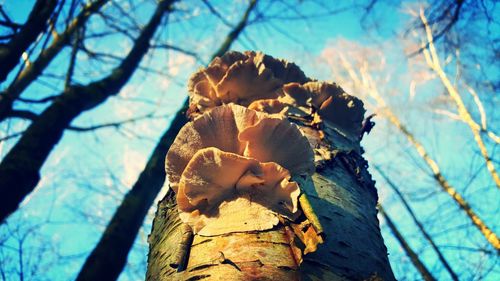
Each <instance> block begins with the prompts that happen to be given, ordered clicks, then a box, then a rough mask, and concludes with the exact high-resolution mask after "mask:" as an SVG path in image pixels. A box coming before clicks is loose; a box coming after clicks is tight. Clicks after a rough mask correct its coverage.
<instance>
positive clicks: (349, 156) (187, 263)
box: [146, 53, 395, 280]
mask: <svg viewBox="0 0 500 281" xmlns="http://www.w3.org/2000/svg"><path fill="white" fill-rule="evenodd" d="M245 55H247V58H248V57H250V59H248V60H246V58H245V59H243V60H241V61H239V62H237V63H234V64H233V66H231V67H228V68H229V69H231V68H237V67H238V66H240V65H243V64H245V63H248V62H249V61H250V60H251V59H252V53H245ZM241 56H242V54H238V53H236V54H235V53H231V54H228V55H227V56H225V57H224V58H222V59H220V60H219V62H220V61H223V62H227V61H228V60H231V59H232V58H235V57H241ZM258 56H259V55H256V57H255V58H253V59H254V62H255V61H257V60H258V59H257V57H258ZM266 59H267V61H266ZM256 64H257V65H258V68H259V71H260V72H259V73H267V74H269V69H266V70H265V71H262V69H263V65H262V64H259V63H256ZM263 64H264V68H270V69H271V71H274V75H275V77H278V78H280V79H283V80H284V81H283V82H284V83H289V82H292V81H296V82H299V83H304V84H303V86H302V85H301V86H297V85H298V84H297V83H289V84H286V85H285V86H283V89H285V88H286V87H288V86H289V87H299V88H300V87H305V88H306V89H310V88H312V89H314V90H311V91H315V90H318V91H319V90H321V91H323V86H325V84H327V83H324V84H321V83H319V82H307V81H310V80H309V79H305V80H303V81H297V80H291V81H290V80H289V81H286V78H283V77H282V76H283V73H286V75H291V74H290V73H292V72H293V71H291V69H293V68H294V67H296V66H295V65H293V64H290V63H287V62H285V61H282V60H274V59H272V58H269V57H267V58H264V62H263ZM281 64H283V65H284V68H283V66H282V68H279V67H277V65H281ZM211 65H212V64H211ZM235 65H236V66H235ZM291 65H292V66H291ZM217 67H218V68H217V69H226V68H225V67H220V68H219V66H217ZM275 67H276V68H275ZM277 68H279V70H276V69H277ZM283 69H285V70H286V71H283ZM211 71H213V69H212V70H211ZM211 71H208V70H207V72H205V73H206V74H205V75H211V74H213V72H211ZM266 71H267V72H266ZM229 72H230V71H228V74H226V76H224V77H225V78H223V79H222V80H221V81H224V79H226V78H228V77H232V78H233V79H237V78H234V77H237V76H238V75H236V74H234V73H233V74H229ZM249 73H253V74H249V75H257V74H256V73H257V72H249ZM240 74H241V73H240ZM295 74H296V73H295ZM280 75H281V76H280ZM286 75H284V76H285V77H286ZM302 75H303V74H302ZM269 76H270V75H267V76H266V77H267V78H269ZM271 76H272V75H271ZM292 76H293V75H292ZM193 77H194V78H192V81H191V82H193V80H196V79H198V78H199V77H200V76H198V75H196V74H195V75H194V76H193ZM212 77H216V75H213V76H212ZM294 77H300V76H294ZM258 78H259V79H260V78H261V77H260V76H258ZM270 80H272V79H270ZM299 80H300V79H299ZM248 81H252V77H245V78H244V79H242V80H240V81H239V82H238V81H237V82H234V81H232V84H231V85H232V86H234V85H237V86H234V87H233V88H232V90H233V92H232V93H233V94H235V93H236V92H237V90H234V89H235V88H236V89H237V88H238V83H247V82H248ZM266 81H269V79H268V80H266ZM195 82H196V81H195ZM202 82H203V81H202ZM306 82H307V83H306ZM221 83H222V82H220V83H219V84H218V86H217V87H216V88H214V89H215V91H217V90H219V89H221V88H222V86H220V85H221ZM263 83H264V82H263ZM248 84H249V85H250V87H262V84H258V83H253V82H248ZM307 84H310V85H309V86H310V88H307V87H308V86H307ZM204 85H206V84H204ZM311 85H312V86H311ZM219 86H220V87H219ZM247 86H248V85H245V87H243V88H244V89H246V92H245V94H247V96H246V97H248V93H249V92H251V91H252V90H251V89H249V88H248V87H247ZM325 87H327V88H328V87H333V88H334V89H336V90H337V92H336V93H334V94H332V96H330V98H329V99H326V98H325V99H326V101H324V100H323V101H321V102H322V104H321V106H319V105H318V106H317V107H316V109H317V110H318V111H317V112H319V113H318V114H319V115H318V114H317V113H316V112H314V110H313V112H312V114H311V115H308V116H305V117H303V118H302V117H296V116H295V117H294V116H293V115H285V116H287V117H288V120H290V121H292V122H294V123H295V124H296V125H298V126H299V128H300V129H301V131H302V133H303V134H304V135H305V136H306V137H307V139H308V140H309V142H310V144H311V147H314V151H315V160H314V162H315V166H316V168H315V170H316V172H315V173H314V174H313V175H312V176H302V175H295V176H294V175H293V173H292V180H293V181H295V182H297V183H298V184H299V186H300V190H301V192H302V195H300V197H299V202H300V209H301V210H302V213H303V214H304V216H301V217H299V218H297V219H296V220H293V221H292V222H290V221H288V220H286V219H280V221H279V223H278V224H277V225H276V226H274V227H272V228H271V229H265V230H253V231H230V232H227V233H224V234H213V233H210V234H206V233H200V232H198V233H196V231H197V230H196V228H193V229H191V227H190V226H191V225H190V224H189V223H190V222H187V223H188V224H186V223H184V222H183V221H182V220H181V218H180V216H179V212H180V210H181V209H180V208H181V207H179V206H178V205H177V200H176V198H175V196H181V195H179V194H177V195H175V194H174V192H173V191H172V190H170V191H169V193H168V194H167V196H166V197H165V198H164V199H163V200H162V201H161V202H160V203H159V205H158V210H157V212H156V216H155V219H154V221H153V229H152V232H151V235H150V237H149V243H150V252H149V258H148V272H147V276H146V279H147V280H202V279H206V280H345V279H348V280H365V279H371V280H372V279H378V280H380V279H382V280H395V278H394V275H393V273H392V270H391V267H390V265H389V261H388V258H387V249H386V247H385V245H384V242H383V239H382V236H381V234H380V228H379V222H378V219H377V209H376V204H377V200H378V196H377V191H376V189H375V186H374V182H373V180H372V179H371V176H370V174H369V173H368V171H367V162H366V161H365V160H364V159H363V158H362V156H361V151H362V148H361V147H360V143H359V141H360V137H359V135H360V133H361V121H359V120H362V118H363V117H362V115H363V113H364V109H362V103H361V102H360V101H359V100H356V99H355V98H353V97H351V96H348V95H346V94H344V93H343V91H341V93H340V92H338V90H339V89H340V87H338V86H336V85H334V84H333V85H332V84H327V85H326V86H325ZM193 88H194V89H196V90H197V91H198V92H199V91H203V89H201V87H197V85H195V86H194V87H193ZM259 89H261V88H259ZM287 89H288V88H287ZM340 90H341V89H340ZM285 91H286V90H285ZM219 94H220V93H219ZM323 94H325V95H326V93H323V92H322V93H321V94H319V93H318V95H317V96H312V100H313V101H312V102H313V103H314V102H315V99H320V98H324V96H323ZM205 97H208V96H207V95H205ZM260 97H261V96H260ZM191 98H192V99H191V102H192V103H191V108H193V107H194V106H196V104H193V101H195V100H196V96H194V97H193V96H191ZM261 98H262V97H261ZM264 99H265V97H264ZM236 100H237V101H240V102H241V101H242V99H241V98H237V99H236ZM304 100H308V101H309V100H310V99H306V98H304ZM260 101H263V100H257V102H260ZM264 101H266V100H264ZM205 102H206V103H205V104H208V103H207V100H206V99H205ZM230 102H231V101H227V103H230ZM250 102H251V101H249V102H248V103H250ZM274 102H276V103H279V102H278V101H274ZM296 102H298V101H296ZM252 105H253V103H252V104H251V105H250V106H249V107H250V108H252ZM290 106H291V105H290ZM300 108H301V107H300V106H296V107H295V109H300ZM198 109H199V110H202V109H203V108H202V107H201V108H200V107H198ZM281 112H283V111H281ZM209 113H210V111H208V115H210V114H209ZM268 113H269V112H268ZM332 113H333V114H334V116H333V117H332V116H331V114H332ZM280 114H281V113H280ZM322 114H324V115H322ZM214 116H215V115H213V116H211V117H207V118H206V119H207V120H212V121H210V122H213V123H217V122H216V121H215V120H214ZM269 116H271V115H269ZM273 116H275V115H273ZM312 116H314V118H312ZM318 116H320V117H318ZM323 117H324V118H325V120H328V118H332V119H333V120H334V122H336V123H335V125H332V123H330V122H329V121H318V120H317V118H323ZM265 118H267V117H265ZM269 118H275V117H272V116H271V117H269ZM202 119H203V118H201V117H200V118H198V119H194V120H195V121H194V122H198V121H196V120H202ZM356 120H357V121H356ZM358 121H359V122H358ZM221 123H224V124H229V123H226V122H225V121H224V122H221ZM339 124H340V125H339ZM254 126H257V125H254ZM193 127H199V125H193ZM222 127H225V126H222ZM181 132H182V131H181ZM211 134H212V135H217V132H216V131H214V132H212V133H211ZM201 137H203V136H202V135H201ZM178 138H179V137H178ZM194 138H197V137H193V138H185V137H181V138H180V139H181V140H182V142H184V143H186V142H187V143H189V142H190V141H191V139H194ZM226 139H227V138H226ZM242 139H244V137H243V135H242V134H239V136H238V140H239V141H241V140H242ZM249 143H250V142H248V143H247V144H246V145H247V147H249ZM294 143H295V142H294V139H290V140H289V145H290V146H291V145H292V144H294ZM286 146H288V144H285V143H280V144H279V146H278V149H280V147H286ZM307 146H309V145H307ZM172 149H177V148H176V147H175V146H173V147H171V150H172ZM169 154H170V152H169ZM289 156H290V155H289ZM292 157H294V156H292ZM295 157H302V155H299V152H298V151H297V155H296V156H295ZM167 159H169V158H168V156H167ZM172 159H173V158H172ZM258 160H259V161H260V159H258ZM167 161H169V160H167ZM218 161H220V160H218ZM269 161H272V160H269ZM311 161H312V160H311ZM190 164H191V163H190ZM188 165H189V164H188ZM230 168H231V167H226V169H230ZM167 170H168V162H167ZM186 171H187V168H186V170H184V173H183V174H182V177H184V176H185V175H186ZM170 172H172V170H170ZM245 175H246V174H245ZM169 176H170V174H169ZM226 176H232V175H230V174H227V173H226V174H223V175H222V177H224V180H226V179H225V177H226ZM181 181H182V180H181ZM170 183H171V185H172V180H171V181H170ZM176 188H177V189H179V188H180V187H179V186H176ZM207 188H208V187H207ZM178 191H179V190H178ZM180 192H183V191H180ZM237 193H238V192H237ZM186 195H187V194H186ZM178 198H179V197H178ZM188 199H189V198H188ZM210 200H211V199H207V202H210ZM190 202H191V201H190ZM183 204H185V203H183ZM178 208H179V209H178ZM247 210H248V211H247V212H242V213H247V214H248V213H250V212H252V213H253V211H252V210H251V209H247ZM182 212H184V211H182ZM196 212H198V211H195V212H193V213H196ZM221 212H222V211H221ZM184 214H185V213H184ZM191 214H192V213H191ZM245 224H246V222H245ZM248 224H251V222H249V223H248ZM195 227H198V225H195Z"/></svg>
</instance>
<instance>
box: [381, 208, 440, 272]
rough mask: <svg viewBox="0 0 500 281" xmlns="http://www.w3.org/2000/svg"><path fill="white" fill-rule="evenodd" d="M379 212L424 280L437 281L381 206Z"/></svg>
mask: <svg viewBox="0 0 500 281" xmlns="http://www.w3.org/2000/svg"><path fill="white" fill-rule="evenodd" d="M379 212H380V214H381V215H382V216H383V217H384V219H385V221H386V222H387V225H388V226H389V229H390V230H391V232H392V234H393V235H394V237H396V239H397V240H398V242H399V244H400V245H401V247H402V248H403V250H404V251H405V253H406V255H408V257H409V258H410V260H411V263H413V265H414V266H415V268H416V269H417V270H418V272H419V273H420V275H422V278H423V279H424V280H426V281H435V280H436V279H435V278H434V277H433V276H432V274H431V273H430V272H429V270H428V269H427V267H426V266H425V265H424V264H423V263H422V261H421V260H420V259H419V258H418V255H417V254H416V253H415V252H414V251H413V250H412V248H411V247H410V245H409V244H408V242H406V240H405V239H404V237H403V235H401V233H400V232H399V230H398V229H397V227H396V225H395V224H394V223H393V222H392V220H391V218H390V217H389V215H387V213H386V212H385V210H384V208H383V207H382V206H381V205H380V206H379Z"/></svg>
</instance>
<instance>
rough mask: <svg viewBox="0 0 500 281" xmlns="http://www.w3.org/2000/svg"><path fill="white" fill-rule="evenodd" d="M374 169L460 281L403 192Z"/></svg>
mask: <svg viewBox="0 0 500 281" xmlns="http://www.w3.org/2000/svg"><path fill="white" fill-rule="evenodd" d="M374 167H375V169H376V170H377V172H378V173H379V174H380V175H381V176H382V177H383V178H384V180H385V181H386V182H387V184H388V185H389V186H390V187H391V189H392V190H393V191H394V192H395V193H396V194H397V195H398V197H399V199H400V200H401V203H403V206H404V207H405V209H406V211H407V212H408V213H409V214H410V216H411V218H412V219H413V222H414V223H415V224H416V225H417V227H418V229H419V230H420V232H421V233H422V235H423V236H424V237H425V240H427V242H429V244H430V245H431V247H432V249H434V251H435V252H436V254H437V255H438V258H439V260H440V261H441V263H442V264H443V266H444V267H445V268H446V271H448V273H449V274H450V277H451V279H453V280H455V281H458V276H457V274H456V273H455V271H453V269H452V268H451V266H450V264H449V263H448V261H447V260H446V258H445V257H444V255H443V253H441V250H439V248H438V246H437V245H436V243H434V240H433V239H432V237H431V235H430V234H429V233H428V232H427V230H425V228H424V226H423V224H422V223H421V222H420V221H419V220H418V218H417V216H416V214H415V212H414V211H413V208H412V207H411V206H410V204H409V203H408V202H407V201H406V199H405V197H404V196H403V194H402V193H401V191H399V188H398V187H397V186H396V184H394V183H393V182H392V181H391V180H390V179H389V178H388V177H387V176H386V175H385V173H384V172H383V171H382V170H381V169H380V168H378V167H377V166H374Z"/></svg>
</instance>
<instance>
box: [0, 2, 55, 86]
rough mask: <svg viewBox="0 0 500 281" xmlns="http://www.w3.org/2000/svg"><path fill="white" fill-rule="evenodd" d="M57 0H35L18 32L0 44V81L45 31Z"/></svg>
mask: <svg viewBox="0 0 500 281" xmlns="http://www.w3.org/2000/svg"><path fill="white" fill-rule="evenodd" d="M56 5H57V0H37V1H36V3H35V6H34V7H33V10H32V11H31V13H30V15H29V16H28V20H27V21H26V23H25V24H24V25H23V27H22V28H21V30H20V31H19V33H17V34H16V35H14V37H13V38H12V39H11V40H10V41H9V43H7V44H6V45H4V46H0V65H1V66H2V67H1V68H0V82H3V81H5V79H6V78H7V75H8V74H9V73H10V72H11V71H12V69H14V67H16V65H17V64H18V63H19V59H20V58H21V55H22V54H23V53H24V52H25V51H26V49H28V47H29V46H30V45H31V44H32V43H33V42H35V40H36V38H37V37H38V35H39V34H40V33H42V32H44V31H45V28H46V27H47V22H48V20H49V18H50V16H51V15H52V13H53V12H54V10H55V8H56Z"/></svg>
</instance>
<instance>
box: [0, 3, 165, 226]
mask: <svg viewBox="0 0 500 281" xmlns="http://www.w3.org/2000/svg"><path fill="white" fill-rule="evenodd" d="M173 2H174V0H165V1H160V2H159V4H158V7H157V9H156V11H155V12H154V14H153V16H152V18H151V20H150V21H149V23H148V24H147V25H146V26H145V27H144V29H143V30H142V32H141V34H140V35H139V37H138V38H137V40H136V41H135V43H134V46H133V48H132V49H131V51H130V52H129V53H128V55H127V56H126V58H125V59H124V60H123V61H122V62H121V64H120V65H119V66H118V67H117V68H115V69H114V70H113V72H112V73H111V74H110V75H109V76H107V77H105V78H104V79H102V80H99V81H96V82H93V83H90V84H88V85H85V86H71V87H69V88H67V89H66V90H65V91H64V92H63V93H62V94H61V95H59V96H58V97H57V98H56V99H55V100H54V102H53V103H52V104H51V105H50V106H49V107H47V109H45V110H44V111H43V112H42V113H41V114H40V115H39V117H38V118H37V119H35V120H33V122H32V123H31V125H30V126H29V127H28V129H26V131H25V132H24V134H23V136H22V137H21V139H20V140H19V141H18V142H17V143H16V144H15V145H14V147H13V148H12V149H11V150H10V151H9V153H8V154H7V155H6V156H5V158H4V159H3V161H2V163H0V221H2V222H3V221H4V220H5V218H6V217H7V216H8V215H9V214H11V213H12V212H14V211H15V210H16V209H17V207H18V205H19V203H21V201H22V200H23V199H24V197H25V196H26V195H28V194H29V193H30V192H31V191H33V189H34V188H35V186H36V184H37V183H38V181H39V179H40V174H39V173H40V168H41V167H42V165H43V163H44V162H45V159H47V157H48V155H49V153H50V151H51V150H52V149H53V148H54V146H55V145H56V144H57V143H58V142H59V140H60V139H61V138H62V135H63V133H64V130H65V129H66V128H67V127H68V126H69V125H70V123H71V121H72V120H73V119H75V118H76V117H77V116H78V115H79V114H81V113H82V112H84V111H86V110H89V109H92V108H94V107H96V106H98V105H100V104H102V103H103V102H105V101H106V100H107V98H109V97H110V96H112V95H115V94H117V93H118V92H119V91H120V89H121V88H122V87H123V86H124V85H125V83H126V82H127V81H128V79H129V78H130V77H131V76H132V74H133V73H134V71H135V69H136V68H137V66H138V65H139V63H140V61H141V59H142V58H143V57H144V55H145V54H146V53H147V51H148V49H149V41H150V40H151V38H152V37H153V35H154V33H155V31H156V29H157V28H158V26H159V25H160V23H161V19H162V18H163V15H164V14H165V13H166V12H168V11H169V6H170V5H171V4H172V3H173Z"/></svg>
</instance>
